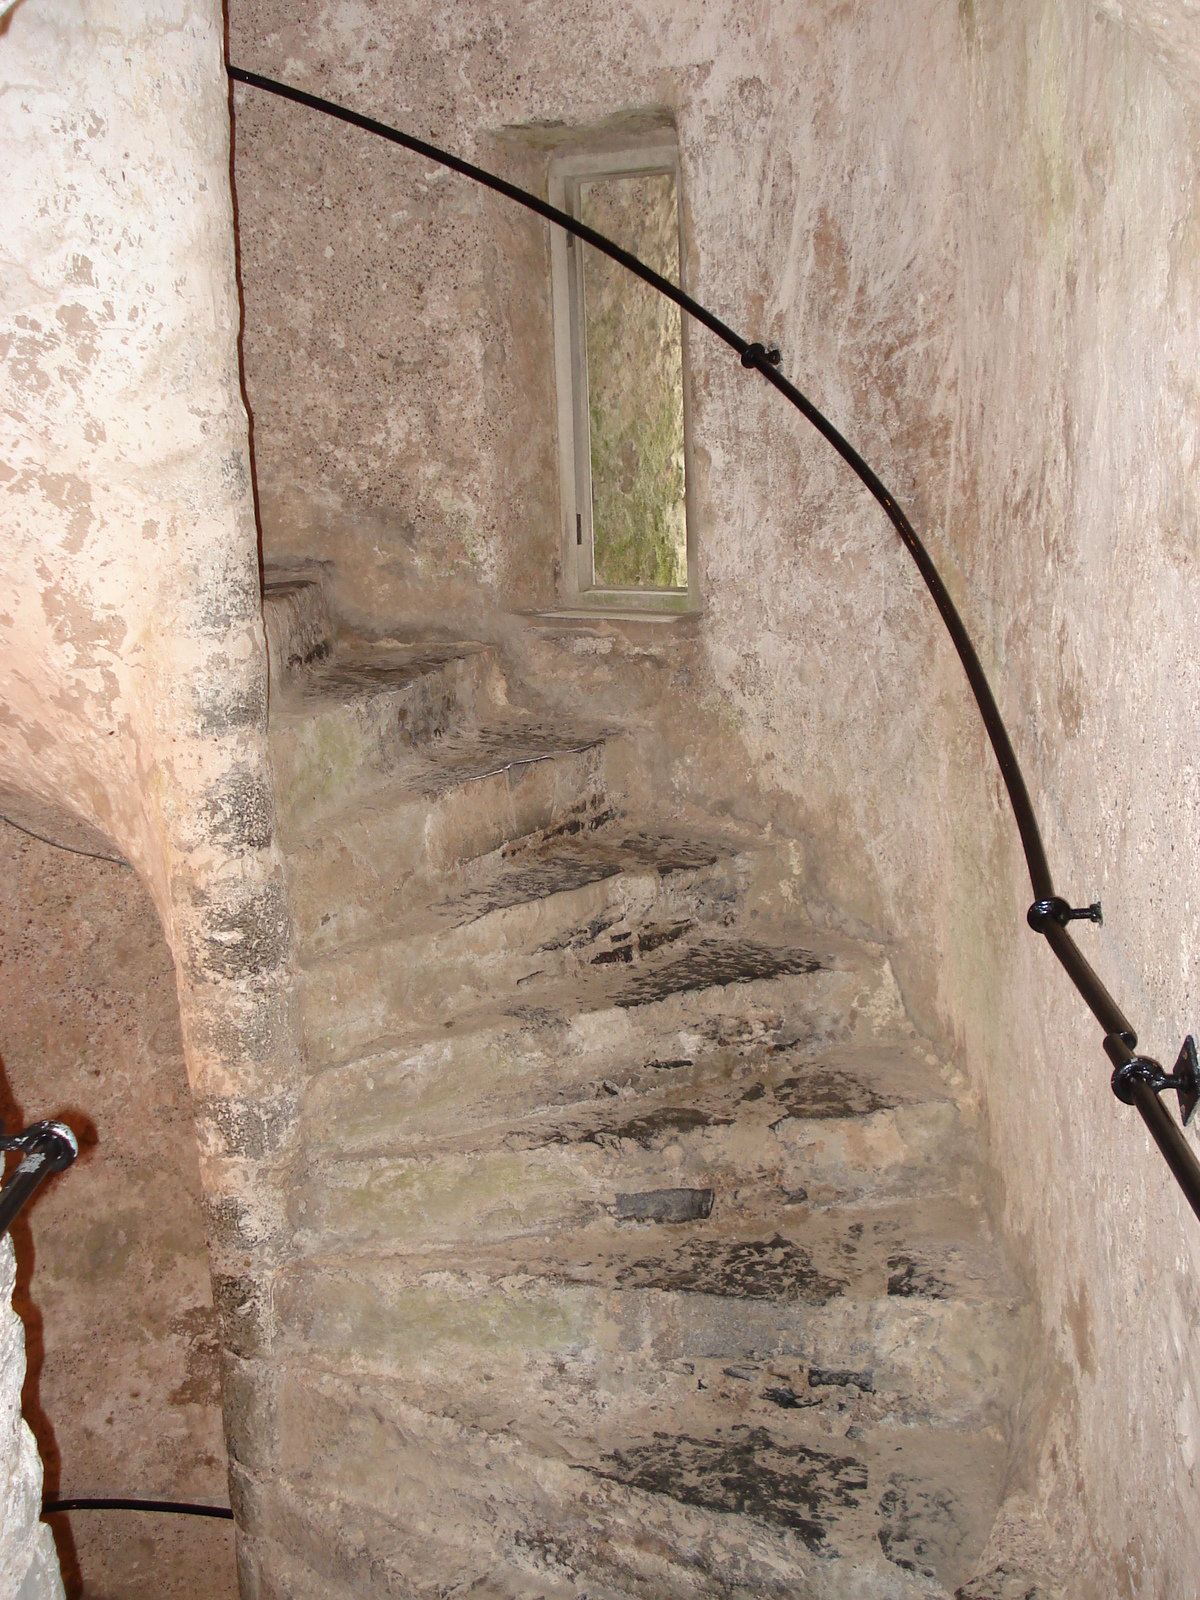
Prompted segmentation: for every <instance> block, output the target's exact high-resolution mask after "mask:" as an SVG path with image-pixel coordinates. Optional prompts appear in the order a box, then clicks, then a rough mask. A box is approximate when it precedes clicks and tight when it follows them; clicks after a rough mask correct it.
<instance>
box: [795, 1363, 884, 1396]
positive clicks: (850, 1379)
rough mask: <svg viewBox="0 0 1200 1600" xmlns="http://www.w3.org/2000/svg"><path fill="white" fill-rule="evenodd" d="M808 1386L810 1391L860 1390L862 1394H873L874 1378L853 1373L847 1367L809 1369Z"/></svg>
mask: <svg viewBox="0 0 1200 1600" xmlns="http://www.w3.org/2000/svg"><path fill="white" fill-rule="evenodd" d="M808 1386H809V1388H810V1389H849V1388H850V1387H851V1386H853V1387H854V1388H855V1389H861V1390H862V1392H863V1394H874V1393H875V1377H874V1374H873V1373H870V1372H866V1371H861V1370H860V1371H854V1370H852V1369H851V1368H848V1367H809V1369H808Z"/></svg>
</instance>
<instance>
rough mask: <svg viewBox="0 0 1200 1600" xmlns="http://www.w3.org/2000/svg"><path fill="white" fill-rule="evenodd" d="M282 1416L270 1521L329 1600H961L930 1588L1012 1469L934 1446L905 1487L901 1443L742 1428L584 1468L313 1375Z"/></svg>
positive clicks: (595, 1460) (266, 1510)
mask: <svg viewBox="0 0 1200 1600" xmlns="http://www.w3.org/2000/svg"><path fill="white" fill-rule="evenodd" d="M279 1418H280V1435H281V1442H282V1445H283V1460H282V1463H281V1466H282V1470H281V1471H280V1472H278V1473H277V1474H275V1475H274V1476H273V1479H272V1483H271V1486H270V1490H269V1491H268V1492H266V1493H264V1494H263V1495H262V1496H261V1498H260V1500H259V1502H258V1503H257V1504H256V1505H255V1507H254V1513H255V1515H256V1518H257V1520H258V1522H259V1524H260V1525H261V1527H262V1528H263V1530H264V1531H265V1530H266V1529H268V1528H270V1529H272V1530H273V1531H276V1532H277V1534H278V1535H279V1536H281V1537H282V1538H283V1539H284V1540H286V1541H287V1544H288V1546H289V1548H295V1547H296V1544H297V1543H299V1544H300V1545H301V1546H302V1547H303V1549H304V1554H305V1556H306V1558H307V1562H308V1563H309V1564H310V1565H311V1567H312V1568H313V1569H314V1570H316V1571H317V1572H319V1573H321V1574H322V1576H323V1577H324V1578H325V1579H326V1581H327V1582H328V1583H329V1585H330V1592H338V1593H343V1592H352V1593H355V1594H363V1595H368V1594H369V1595H374V1594H381V1595H382V1594H386V1595H394V1594H404V1595H412V1596H422V1597H424V1596H430V1597H432V1596H435V1595H436V1596H439V1597H441V1596H444V1595H446V1594H450V1593H468V1592H469V1593H470V1594H472V1595H479V1596H483V1597H489V1600H490V1597H493V1596H496V1597H499V1596H505V1597H506V1600H512V1597H514V1596H525V1597H531V1596H534V1595H538V1596H542V1597H543V1600H560V1597H561V1600H568V1597H569V1600H584V1597H585V1596H588V1597H591V1600H618V1597H620V1600H626V1597H629V1600H633V1597H637V1600H651V1597H653V1600H674V1597H679V1600H683V1597H684V1596H687V1597H696V1596H706V1597H707V1596H712V1597H716V1596H721V1597H728V1596H744V1597H748V1596H750V1595H757V1596H771V1597H780V1600H782V1597H783V1596H785V1595H786V1596H788V1597H789V1600H835V1597H836V1600H917V1597H921V1600H948V1596H949V1589H948V1588H947V1587H946V1586H945V1584H943V1582H942V1581H941V1579H940V1578H938V1577H929V1576H926V1575H925V1573H926V1572H929V1571H934V1572H936V1571H937V1570H938V1569H939V1568H940V1569H941V1572H942V1573H943V1574H944V1577H945V1580H946V1583H948V1584H955V1583H956V1582H957V1581H958V1579H959V1578H960V1576H965V1575H966V1573H967V1571H968V1570H969V1567H970V1564H971V1562H972V1560H973V1558H974V1556H975V1555H976V1554H977V1552H978V1547H980V1546H981V1545H982V1542H983V1538H984V1537H986V1533H987V1526H988V1523H989V1512H990V1510H991V1509H992V1505H991V1503H992V1501H993V1499H994V1497H995V1493H996V1478H997V1476H998V1473H997V1465H996V1463H997V1460H998V1459H1002V1456H1001V1452H999V1451H998V1450H997V1448H996V1441H995V1440H994V1439H993V1438H990V1437H986V1436H984V1437H978V1438H975V1439H965V1438H962V1437H954V1436H944V1435H937V1434H931V1435H930V1437H929V1439H928V1441H926V1442H925V1444H924V1449H923V1451H922V1452H921V1454H922V1455H923V1457H924V1458H926V1459H931V1460H932V1461H933V1462H935V1463H936V1464H937V1465H935V1467H934V1469H933V1470H932V1471H931V1472H927V1473H924V1474H923V1475H922V1476H921V1477H920V1478H918V1477H917V1476H916V1474H913V1475H911V1476H908V1477H905V1476H904V1475H903V1474H902V1472H901V1471H900V1469H899V1468H898V1467H897V1466H896V1465H895V1464H893V1463H892V1462H890V1461H889V1460H888V1457H887V1446H888V1443H889V1441H887V1440H886V1439H880V1440H879V1442H878V1447H877V1448H872V1446H871V1445H867V1446H865V1447H864V1445H863V1444H862V1443H861V1442H860V1443H859V1444H858V1445H857V1446H855V1445H851V1446H850V1448H849V1450H847V1449H846V1447H845V1446H841V1447H838V1446H837V1445H834V1446H833V1447H832V1448H830V1447H829V1446H828V1445H827V1446H826V1447H825V1448H823V1449H822V1448H821V1447H820V1446H814V1447H808V1448H806V1447H805V1446H803V1445H801V1444H799V1443H794V1442H793V1441H792V1440H790V1439H788V1438H786V1437H777V1436H775V1435H773V1434H770V1433H768V1434H767V1435H766V1437H764V1433H763V1430H758V1429H750V1428H742V1429H741V1431H740V1432H739V1433H737V1434H736V1435H735V1436H731V1437H728V1438H726V1437H725V1436H724V1435H722V1436H720V1437H716V1436H714V1437H712V1438H709V1437H705V1436H698V1437H695V1438H694V1439H693V1437H692V1436H690V1435H687V1434H682V1433H680V1434H676V1435H675V1436H674V1437H672V1436H670V1435H668V1434H667V1433H666V1432H665V1430H659V1433H660V1437H659V1438H658V1439H655V1440H653V1441H652V1442H650V1444H649V1445H648V1446H647V1445H646V1444H644V1443H643V1442H642V1441H641V1440H638V1441H629V1442H628V1444H626V1443H625V1442H619V1443H616V1444H614V1445H613V1446H612V1447H611V1448H609V1449H608V1450H607V1451H597V1452H596V1453H595V1454H594V1455H593V1456H592V1457H591V1458H590V1459H583V1460H575V1459H573V1458H572V1457H571V1456H570V1455H569V1454H568V1453H567V1452H565V1451H564V1450H562V1449H561V1448H556V1449H553V1450H551V1451H547V1452H544V1453H543V1452H540V1451H538V1450H535V1449H531V1448H529V1447H528V1446H526V1445H525V1444H524V1443H523V1442H522V1441H521V1440H520V1439H519V1438H518V1437H514V1434H513V1433H512V1432H511V1431H509V1430H508V1429H505V1428H497V1429H495V1430H494V1431H488V1430H486V1429H484V1428H481V1427H479V1426H473V1425H471V1424H470V1423H467V1422H464V1421H462V1420H460V1419H459V1418H458V1417H457V1416H456V1415H454V1414H429V1413H427V1412H424V1411H422V1410H421V1409H419V1408H418V1407H417V1406H415V1405H413V1404H411V1403H408V1402H407V1400H406V1397H404V1396H403V1395H402V1394H399V1393H397V1391H396V1390H395V1389H394V1388H389V1387H386V1386H380V1385H378V1384H372V1383H362V1382H354V1383H353V1384H350V1383H346V1382H344V1381H341V1380H339V1379H337V1378H335V1377H332V1376H330V1375H328V1374H323V1373H320V1372H314V1371H310V1370H305V1369H302V1368H299V1369H295V1370H293V1371H292V1372H290V1373H289V1374H288V1376H287V1378H286V1380H285V1382H284V1384H283V1386H282V1391H281V1396H280V1406H279ZM732 1426H733V1427H737V1426H738V1425H737V1424H733V1425H732ZM872 1443H873V1442H872ZM909 1445H910V1449H909V1460H911V1461H912V1463H913V1465H914V1466H918V1465H919V1464H918V1461H917V1456H918V1441H917V1439H916V1437H915V1436H911V1437H910V1440H909ZM856 1448H857V1449H858V1450H860V1451H862V1453H863V1455H866V1456H868V1459H867V1461H866V1462H865V1463H864V1462H863V1461H862V1459H861V1458H860V1457H859V1456H856V1455H855V1453H854V1452H855V1449H856ZM639 1452H640V1453H639ZM655 1452H656V1453H655ZM381 1479H382V1482H381V1481H380V1480H381ZM293 1525H294V1534H293ZM981 1529H982V1534H981ZM289 1535H291V1536H292V1537H289ZM881 1535H882V1537H881ZM834 1539H837V1541H838V1545H837V1546H835V1544H834ZM814 1546H815V1548H814ZM839 1547H840V1548H839ZM835 1549H836V1550H837V1553H836V1554H835V1553H834V1552H835ZM885 1551H887V1552H888V1554H885V1553H884V1552H885ZM889 1555H890V1557H891V1559H890V1560H889ZM922 1569H924V1570H922ZM335 1586H336V1590H335ZM297 1592H298V1593H303V1594H307V1593H310V1592H312V1593H316V1592H319V1591H318V1590H317V1589H316V1588H315V1587H314V1588H313V1589H312V1590H311V1591H310V1589H309V1588H308V1587H307V1586H304V1587H303V1588H301V1589H298V1591H297Z"/></svg>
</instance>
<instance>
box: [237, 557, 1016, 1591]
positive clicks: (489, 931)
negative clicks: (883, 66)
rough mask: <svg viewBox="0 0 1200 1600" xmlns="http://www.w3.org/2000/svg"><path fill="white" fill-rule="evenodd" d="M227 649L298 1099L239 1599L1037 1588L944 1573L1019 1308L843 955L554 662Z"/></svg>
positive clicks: (888, 1015)
mask: <svg viewBox="0 0 1200 1600" xmlns="http://www.w3.org/2000/svg"><path fill="white" fill-rule="evenodd" d="M306 581H307V584H308V586H307V588H306ZM266 614H267V623H268V634H269V638H270V646H271V661H272V671H273V678H272V699H271V736H272V759H273V762H274V767H275V773H276V778H277V785H278V795H279V802H280V817H279V821H280V837H281V842H282V843H283V846H284V849H285V855H286V860H287V871H288V878H289V893H290V898H291V906H292V911H293V916H294V919H295V924H296V929H297V934H298V938H299V954H300V960H301V965H302V969H303V990H304V1026H305V1031H306V1043H307V1051H308V1058H309V1066H310V1071H311V1077H310V1080H309V1087H308V1090H307V1094H306V1101H305V1106H304V1113H303V1154H302V1157H301V1159H300V1161H299V1163H298V1166H297V1169H296V1177H295V1183H294V1188H293V1193H292V1195H291V1197H290V1201H289V1215H290V1217H291V1219H292V1222H293V1226H294V1235H293V1251H292V1256H291V1259H290V1261H289V1262H288V1263H287V1264H286V1266H285V1269H284V1270H283V1272H282V1275H281V1277H280V1280H279V1282H278V1283H277V1284H276V1286H275V1291H274V1302H273V1303H274V1308H275V1316H276V1331H275V1334H274V1337H273V1342H272V1344H271V1346H270V1348H269V1350H267V1349H260V1350H258V1351H255V1352H249V1353H248V1356H247V1370H248V1373H249V1370H250V1369H251V1368H256V1369H257V1370H258V1374H259V1376H258V1379H257V1382H258V1388H259V1393H260V1394H261V1395H263V1396H269V1403H268V1401H267V1400H261V1401H260V1404H259V1411H258V1416H259V1418H260V1428H259V1431H258V1433H257V1434H256V1435H255V1436H254V1437H253V1438H251V1439H250V1441H249V1443H250V1445H251V1447H252V1448H251V1454H252V1455H253V1457H254V1459H253V1460H249V1461H247V1462H246V1463H245V1464H240V1465H237V1466H235V1469H234V1481H235V1485H236V1488H237V1493H238V1494H239V1496H240V1497H241V1503H242V1504H243V1505H244V1506H245V1507H246V1512H247V1535H248V1541H249V1545H250V1547H251V1548H252V1550H253V1552H254V1560H255V1562H257V1563H258V1566H259V1570H260V1571H262V1572H263V1573H264V1574H265V1575H267V1579H268V1580H269V1583H273V1584H274V1585H275V1586H276V1587H278V1588H279V1589H280V1590H281V1591H283V1592H286V1593H288V1594H289V1595H291V1596H296V1597H303V1596H314V1597H315V1596H317V1595H322V1596H332V1595H339V1596H340V1595H345V1596H349V1595H365V1594H372V1595H374V1594H379V1595H393V1594H405V1595H414V1596H416V1595H420V1596H426V1595H428V1596H430V1597H432V1596H434V1595H439V1596H440V1595H444V1594H449V1593H455V1594H457V1593H466V1592H470V1593H472V1594H474V1595H495V1596H500V1595H504V1596H518V1595H525V1596H530V1597H532V1596H534V1595H540V1596H543V1597H550V1596H556V1597H557V1596H563V1597H566V1596H572V1597H576V1600H583V1596H584V1595H586V1596H588V1597H589V1600H598V1597H600V1596H613V1597H615V1596H635V1595H636V1596H642V1597H649V1596H652V1595H653V1596H656V1597H658V1596H680V1597H682V1596H685V1595H686V1596H700V1595H712V1596H716V1595H722V1596H727V1595H750V1594H754V1595H781V1596H782V1595H784V1594H786V1595H789V1596H806V1597H814V1600H815V1597H817V1596H821V1597H833V1596H838V1597H851V1596H861V1597H866V1596H877V1597H884V1596H886V1597H889V1600H901V1597H910V1600H912V1597H916V1596H918V1595H920V1596H926V1597H929V1600H934V1597H946V1596H949V1595H951V1594H960V1595H963V1596H966V1595H968V1594H969V1595H970V1596H971V1597H972V1600H977V1597H984V1600H986V1597H989V1596H993V1595H995V1596H999V1595H1001V1594H1005V1595H1007V1594H1008V1593H1009V1592H1010V1590H1011V1592H1013V1593H1015V1592H1017V1591H1016V1590H1015V1589H1012V1584H1013V1583H1017V1584H1021V1583H1024V1585H1025V1586H1024V1587H1023V1588H1021V1590H1020V1592H1021V1593H1022V1594H1038V1593H1041V1592H1042V1591H1040V1590H1039V1589H1038V1588H1037V1587H1036V1584H1035V1583H1034V1581H1033V1580H1032V1579H1028V1581H1027V1575H1023V1574H1021V1573H1020V1572H1018V1571H1015V1570H1014V1569H1012V1568H1011V1567H1010V1566H1008V1565H1005V1564H1004V1563H1001V1562H997V1561H994V1560H992V1559H991V1557H990V1556H989V1554H988V1551H989V1544H988V1541H989V1536H990V1535H991V1533H992V1530H993V1527H994V1526H995V1525H996V1523H997V1517H998V1514H1000V1513H1001V1511H1002V1510H1003V1508H1004V1507H1005V1506H1006V1505H1007V1504H1008V1501H1009V1499H1010V1497H1011V1494H1012V1490H1013V1486H1014V1471H1013V1418H1014V1414H1015V1411H1016V1407H1017V1404H1018V1398H1019V1394H1020V1390H1021V1384H1022V1381H1023V1364H1024V1362H1025V1360H1026V1359H1027V1356H1028V1351H1029V1330H1030V1325H1031V1323H1030V1311H1029V1305H1028V1300H1027V1297H1026V1294H1025V1290H1024V1287H1023V1284H1022V1281H1021V1278H1020V1275H1019V1273H1018V1272H1017V1271H1016V1270H1015V1268H1014V1265H1013V1263H1012V1262H1011V1261H1009V1260H1008V1259H1007V1257H1006V1255H1005V1251H1004V1249H1003V1247H1002V1243H1001V1241H1000V1239H999V1237H998V1235H997V1232H996V1230H995V1229H994V1227H993V1224H992V1220H991V1212H990V1210H989V1205H988V1200H987V1197H988V1193H989V1176H988V1169H987V1164H986V1159H985V1152H984V1148H983V1144H982V1138H981V1131H980V1126H979V1120H978V1108H977V1106H976V1104H975V1102H974V1100H973V1099H972V1097H971V1095H970V1094H969V1093H968V1091H967V1086H966V1084H965V1082H964V1080H963V1079H962V1077H961V1076H960V1074H958V1073H957V1072H956V1071H955V1070H954V1069H953V1067H952V1066H950V1065H949V1064H948V1063H947V1062H945V1061H944V1060H942V1059H941V1058H940V1057H939V1055H938V1053H937V1052H936V1051H935V1050H934V1049H933V1048H932V1047H931V1046H930V1044H929V1043H928V1042H927V1041H926V1040H924V1039H922V1038H921V1037H920V1036H919V1035H918V1034H917V1032H916V1030H915V1029H914V1028H913V1026H912V1024H911V1023H910V1021H909V1020H908V1018H907V1015H906V1013H905V1010H904V1006H903V1003H902V1001H901V997H900V994H899V991H898V988H897V986H896V983H895V980H894V978H893V975H892V970H891V966H890V963H889V960H888V954H887V951H886V950H884V949H883V948H881V947H880V946H878V945H873V944H870V943H865V942H862V941H855V940H853V939H850V938H847V937H844V936H842V935H840V934H838V933H837V932H835V931H833V930H832V929H831V928H830V926H828V925H824V926H818V925H815V924H814V923H813V921H812V920H811V919H810V918H809V917H808V915H807V914H806V912H805V911H804V909H803V905H802V897H801V896H800V894H799V892H798V889H799V880H798V860H799V852H798V848H797V844H796V841H794V840H790V839H788V838H786V837H780V836H779V835H778V833H776V832H773V831H772V829H771V828H769V827H763V826H758V825H756V824H755V823H754V821H753V818H750V819H749V820H747V819H746V818H745V817H742V818H739V817H737V816H735V815H734V814H733V813H732V811H731V810H730V808H729V807H728V806H725V805H722V804H717V803H714V804H710V805H706V804H705V803H704V797H703V795H702V793H700V792H699V791H698V790H697V789H696V788H695V787H693V789H692V790H691V791H690V792H688V793H684V792H683V790H682V789H681V788H679V787H678V786H676V787H675V788H672V787H671V785H670V784H662V783H659V784H655V785H650V784H649V783H648V782H647V781H646V778H645V773H646V771H647V770H649V767H648V765H647V764H648V763H652V761H653V749H652V746H653V744H654V742H655V739H656V735H655V734H654V731H653V729H651V730H650V731H649V733H648V734H647V733H646V732H645V730H643V732H642V733H640V734H639V733H638V732H637V730H636V728H635V727H634V721H633V720H631V719H628V718H625V717H622V716H620V715H618V709H619V707H620V704H621V689H620V684H619V682H618V678H619V672H618V670H617V668H616V667H615V666H614V663H613V662H611V661H606V662H602V664H601V669H600V671H599V672H596V673H592V672H590V669H588V670H584V671H582V672H581V671H580V670H578V663H579V661H580V659H581V657H580V655H579V653H578V652H577V651H576V650H575V643H574V640H573V639H572V637H571V635H570V631H569V630H568V631H567V632H566V633H565V634H564V633H561V632H560V633H559V634H557V635H556V634H555V633H554V630H550V631H549V632H546V633H539V632H538V630H537V629H536V628H535V629H534V630H533V634H534V635H535V637H534V640H533V644H532V645H531V646H530V648H531V649H533V650H536V651H540V652H541V653H542V656H541V659H542V664H543V667H544V668H545V670H544V672H543V673H542V676H541V677H540V678H538V679H536V680H534V679H532V678H529V677H525V678H522V675H521V672H520V670H519V668H517V667H516V666H515V665H514V657H513V654H512V652H511V651H508V650H506V649H505V648H504V647H503V646H501V645H499V644H497V643H495V642H492V643H487V642H484V641H481V640H478V639H476V640H461V641H456V640H455V639H453V637H449V636H447V635H445V634H444V633H442V632H436V633H434V632H431V631H430V630H428V629H425V630H422V629H411V630H407V631H405V630H399V631H397V633H396V634H395V635H394V636H391V637H388V638H386V639H374V640H372V639H367V638H363V637H358V636H352V635H349V634H348V633H345V632H342V633H339V632H338V631H337V630H336V629H335V627H334V626H333V624H332V623H331V621H330V619H329V617H328V612H327V610H326V605H325V599H324V592H323V587H322V581H321V576H320V574H319V573H317V574H315V575H314V576H312V577H311V578H310V579H309V580H305V579H304V578H303V576H302V575H300V574H297V573H296V572H294V571H293V572H290V573H287V574H281V575H279V576H278V577H276V578H274V579H273V578H272V575H271V574H270V573H269V574H268V583H267V589H266ZM617 653H618V654H619V651H618V652H617ZM568 677H570V678H571V679H572V682H573V684H574V690H575V692H574V694H573V697H572V700H571V704H570V708H569V709H565V702H564V699H563V698H562V697H559V698H558V699H557V700H555V699H553V698H551V697H547V696H546V695H545V694H541V693H536V692H534V690H533V689H532V688H531V687H530V685H531V683H532V682H534V681H537V682H539V683H545V684H550V683H555V682H558V683H562V682H563V681H565V680H566V679H567V678H568ZM589 679H590V682H589ZM634 720H635V719H634ZM639 739H641V741H642V744H641V747H639V745H638V741H639ZM660 742H661V741H660ZM638 774H641V776H638ZM631 775H633V777H632V781H631ZM247 1382H248V1383H249V1378H247ZM1010 1580H1011V1582H1010ZM1006 1585H1007V1587H1006Z"/></svg>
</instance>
